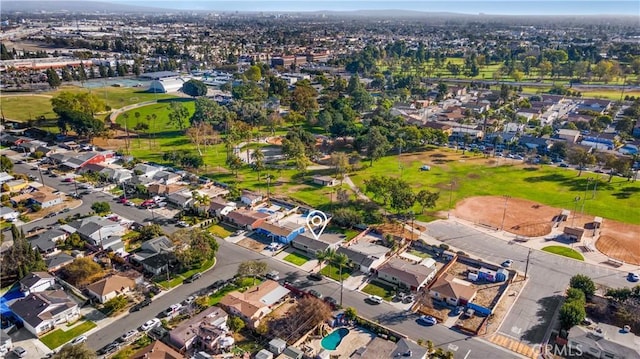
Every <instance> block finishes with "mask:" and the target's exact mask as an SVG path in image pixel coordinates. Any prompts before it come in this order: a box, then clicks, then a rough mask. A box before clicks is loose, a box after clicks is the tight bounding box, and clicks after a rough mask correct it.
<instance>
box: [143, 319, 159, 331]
mask: <svg viewBox="0 0 640 359" xmlns="http://www.w3.org/2000/svg"><path fill="white" fill-rule="evenodd" d="M160 324H161V323H160V319H158V318H153V319H149V320H147V321H146V322H145V323H144V324H142V325H141V326H140V330H142V331H143V332H146V331H147V330H150V329H153V328H156V327H158V326H160Z"/></svg>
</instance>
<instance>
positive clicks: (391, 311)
mask: <svg viewBox="0 0 640 359" xmlns="http://www.w3.org/2000/svg"><path fill="white" fill-rule="evenodd" d="M30 168H31V167H30V166H29V165H26V164H20V165H15V168H14V169H15V171H16V172H23V173H27V174H33V173H37V171H33V170H31V169H30ZM44 181H45V184H46V185H48V186H51V187H54V188H56V189H59V190H61V191H63V192H67V193H73V191H74V185H73V183H66V182H62V181H61V178H59V177H58V178H50V177H46V176H45V179H44ZM82 200H83V204H82V205H81V206H80V207H78V208H75V209H73V210H71V211H70V212H69V213H67V214H66V215H72V214H74V213H87V212H89V211H91V209H90V207H91V204H92V203H94V202H96V201H108V202H109V204H110V205H111V209H112V211H113V212H114V213H116V214H118V215H119V216H121V217H124V218H127V219H130V220H133V221H136V222H140V223H147V222H149V221H151V220H152V216H151V213H150V212H149V211H147V210H141V209H138V208H136V207H128V206H124V205H122V204H119V203H116V202H115V201H114V200H113V196H111V195H110V194H108V193H101V192H92V193H91V194H88V195H85V196H84V197H83V198H82ZM57 218H58V217H54V218H49V219H43V220H39V221H36V222H34V223H29V224H26V225H24V226H23V227H24V230H25V231H28V230H29V229H31V228H33V227H35V226H45V225H48V224H53V223H55V222H56V221H57ZM163 229H164V230H165V231H167V232H173V231H175V230H176V227H174V226H172V225H169V226H163ZM250 259H262V260H265V261H267V262H268V263H269V268H270V269H275V270H277V271H279V272H280V276H281V278H283V279H286V280H294V279H301V280H302V281H303V282H304V285H305V286H307V288H314V289H316V290H317V291H319V292H321V293H322V294H323V295H324V296H331V297H334V298H336V299H337V300H339V298H340V286H339V284H338V283H336V282H333V281H330V280H326V279H325V280H323V281H321V282H314V281H310V280H307V279H306V275H307V272H304V271H301V270H299V268H297V267H295V266H293V265H291V264H289V263H287V262H282V261H280V260H277V259H274V258H271V257H265V256H263V255H261V254H259V253H256V252H253V251H250V250H248V249H245V248H243V247H240V246H237V245H235V244H232V243H228V242H226V241H220V250H219V252H218V255H217V264H216V266H215V267H214V268H213V269H212V270H209V271H208V272H206V273H205V274H204V275H203V276H202V278H201V279H199V280H197V281H195V282H193V283H190V284H184V285H180V286H178V287H176V288H174V289H173V290H171V291H170V292H168V293H165V294H163V295H161V296H159V297H158V298H156V299H155V300H154V301H153V302H152V304H151V305H150V306H148V307H146V308H144V309H142V310H141V311H139V312H134V313H130V314H129V313H128V314H127V315H124V316H122V317H120V318H118V319H116V320H112V319H106V321H111V323H110V324H108V325H106V326H103V327H101V328H100V329H99V330H96V331H94V332H92V333H91V334H90V335H89V340H88V342H87V343H88V345H89V346H90V347H91V348H94V349H96V350H97V349H99V348H102V347H104V346H105V345H107V344H108V343H110V342H112V341H114V340H115V339H116V338H118V337H120V336H121V335H122V333H124V332H126V331H128V330H131V329H136V328H138V327H139V326H140V325H141V324H142V323H144V322H145V321H147V320H149V319H151V318H153V317H155V316H157V315H158V314H159V313H160V312H161V311H163V310H165V309H166V308H167V307H169V306H170V305H171V304H174V303H177V302H181V301H183V300H184V299H185V298H187V297H188V296H189V295H192V294H194V293H197V292H199V291H200V290H202V289H203V288H205V287H207V286H208V285H210V284H211V283H213V282H215V281H216V280H219V279H227V278H230V277H232V276H233V275H234V274H235V273H236V271H237V267H238V265H239V263H241V262H243V261H246V260H250ZM365 298H366V295H364V294H362V293H360V292H357V291H354V290H347V289H345V291H344V297H343V303H344V305H345V306H352V307H355V308H356V309H357V310H358V313H359V314H360V315H362V316H363V317H365V318H368V319H370V320H373V321H377V322H379V323H381V324H383V325H386V326H388V327H389V328H391V329H393V330H396V331H398V332H400V333H403V334H405V335H407V336H409V337H410V338H412V339H414V340H418V339H423V340H431V341H432V342H433V343H434V344H435V345H436V346H438V347H442V348H443V349H444V350H449V351H452V352H454V353H455V357H456V358H488V357H491V358H506V357H514V354H513V353H510V352H508V351H506V350H504V349H503V348H500V347H497V346H495V345H493V344H490V343H488V342H486V341H484V340H481V339H478V338H473V337H469V336H466V335H464V334H461V333H458V332H456V331H453V330H450V329H448V328H446V327H444V326H440V325H438V326H433V327H424V326H421V325H419V324H417V323H416V321H415V320H416V318H417V315H415V314H414V313H411V312H405V311H401V310H399V309H397V308H396V307H394V306H392V305H391V304H387V303H383V304H380V305H370V304H367V303H366V302H365V301H364V299H365Z"/></svg>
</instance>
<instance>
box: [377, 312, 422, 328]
mask: <svg viewBox="0 0 640 359" xmlns="http://www.w3.org/2000/svg"><path fill="white" fill-rule="evenodd" d="M419 317H420V316H419V315H418V314H415V313H412V312H411V311H406V312H387V313H382V314H380V315H378V316H376V317H375V318H374V319H375V321H377V322H378V323H380V324H382V325H393V324H400V323H402V322H404V321H406V320H413V321H415V320H417V319H418V318H419Z"/></svg>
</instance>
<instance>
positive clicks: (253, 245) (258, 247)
mask: <svg viewBox="0 0 640 359" xmlns="http://www.w3.org/2000/svg"><path fill="white" fill-rule="evenodd" d="M238 245H240V246H242V247H245V248H247V249H251V250H252V251H255V252H262V251H263V250H264V248H265V244H264V243H261V242H259V241H256V240H255V239H252V238H249V237H247V238H245V239H242V240H240V242H238Z"/></svg>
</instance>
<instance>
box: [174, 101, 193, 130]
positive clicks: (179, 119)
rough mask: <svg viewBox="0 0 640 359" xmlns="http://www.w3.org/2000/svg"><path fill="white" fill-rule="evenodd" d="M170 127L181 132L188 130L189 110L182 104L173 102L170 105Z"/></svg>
mask: <svg viewBox="0 0 640 359" xmlns="http://www.w3.org/2000/svg"><path fill="white" fill-rule="evenodd" d="M169 111H170V112H169V125H172V126H176V127H178V128H179V129H180V131H182V130H184V129H185V128H186V119H187V117H189V110H188V109H187V108H186V107H185V106H184V105H183V104H182V103H181V102H176V101H174V102H171V104H170V105H169Z"/></svg>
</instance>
